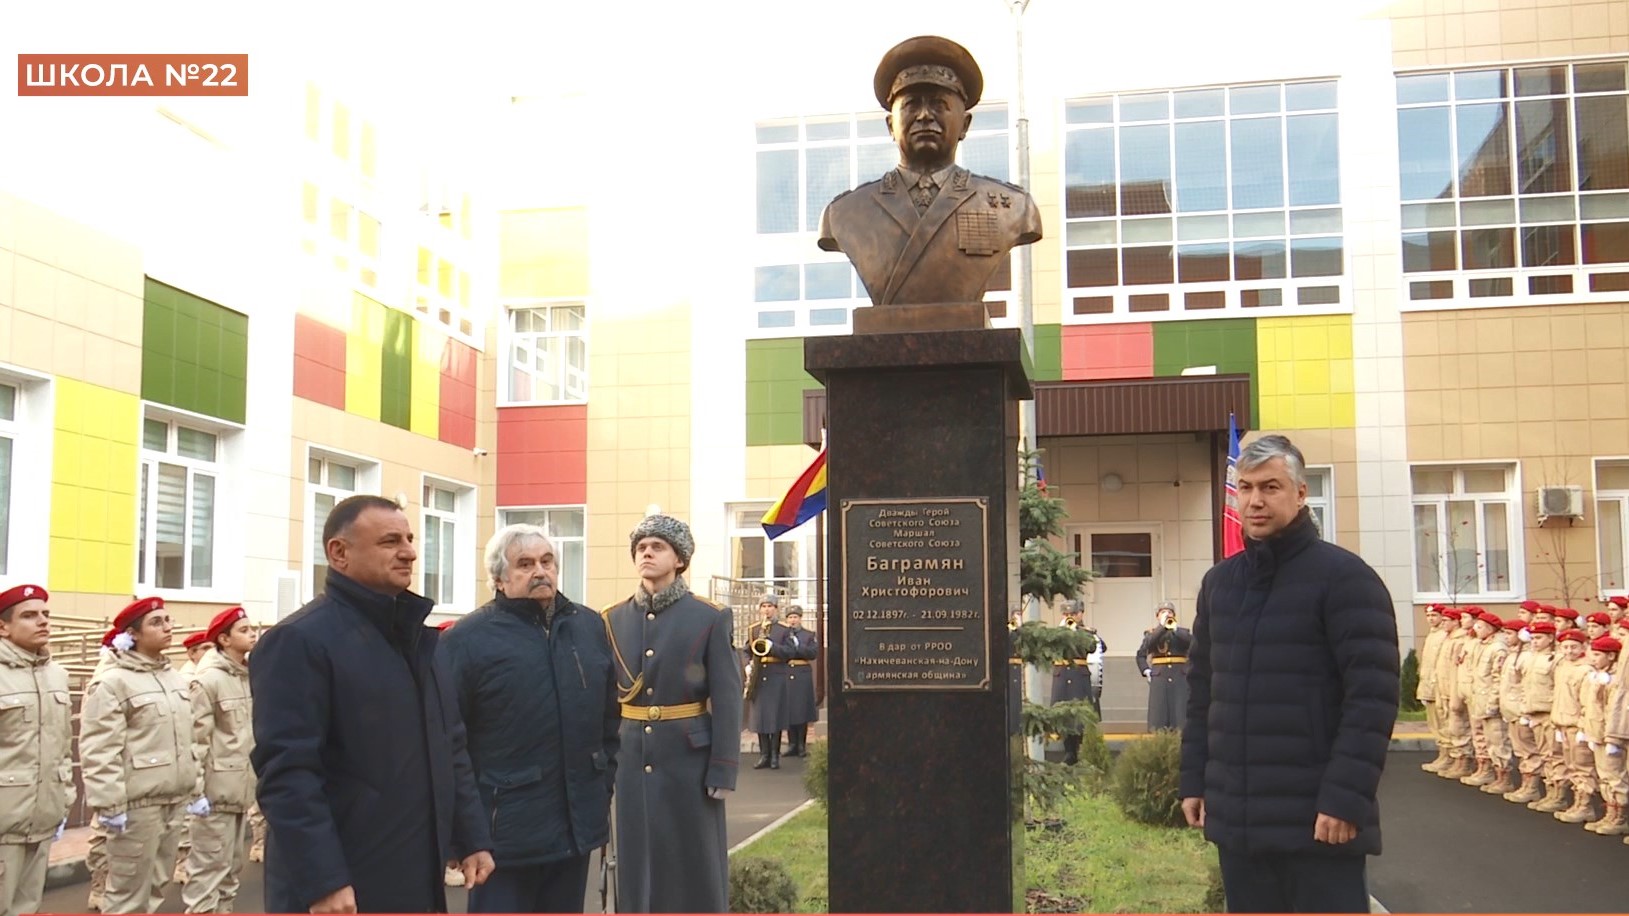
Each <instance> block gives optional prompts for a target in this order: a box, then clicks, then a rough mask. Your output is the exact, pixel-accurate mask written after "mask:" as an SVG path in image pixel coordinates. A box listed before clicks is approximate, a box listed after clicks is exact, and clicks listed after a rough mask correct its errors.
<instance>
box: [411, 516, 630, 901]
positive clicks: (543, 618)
mask: <svg viewBox="0 0 1629 916" xmlns="http://www.w3.org/2000/svg"><path fill="white" fill-rule="evenodd" d="M486 565H487V572H488V574H489V575H490V577H491V582H492V584H493V586H494V587H495V588H496V589H497V594H496V596H495V597H494V598H493V600H492V602H491V603H490V604H488V605H486V606H485V607H483V608H481V609H480V610H477V611H475V612H474V613H472V614H470V615H468V616H467V617H464V618H463V619H462V620H460V621H458V623H457V625H455V626H454V627H453V628H452V629H451V630H449V631H448V632H447V635H446V636H445V637H444V638H443V639H442V641H441V653H442V656H443V658H445V660H446V663H447V667H448V668H449V669H450V670H451V671H452V674H453V678H454V683H455V684H456V685H457V687H458V706H459V710H460V711H461V712H462V714H463V717H464V724H465V727H466V728H467V729H468V731H469V755H470V763H471V764H472V765H473V767H474V769H475V781H476V784H477V787H478V788H479V790H480V794H481V802H482V804H483V805H484V807H485V809H486V813H487V814H488V815H489V817H490V819H491V822H490V824H491V830H492V858H493V859H494V860H495V861H496V863H497V870H496V871H494V872H493V873H492V877H491V878H490V879H489V880H488V881H487V883H486V884H485V885H484V886H482V887H479V888H476V889H475V890H473V891H471V892H470V912H472V913H580V912H582V909H583V898H584V896H585V893H586V891H587V886H588V864H589V857H590V855H591V854H592V853H593V851H594V850H595V849H596V848H598V847H600V846H603V845H605V843H606V841H607V840H608V839H609V838H610V832H611V826H610V810H611V789H612V786H613V785H615V779H616V757H617V750H618V748H619V747H620V746H621V743H622V741H621V738H620V737H619V734H620V732H619V730H620V728H621V725H622V716H621V707H620V706H618V705H617V701H616V679H615V678H614V676H613V675H612V668H611V647H610V642H609V640H607V639H606V636H605V624H604V622H603V621H602V620H601V619H600V616H599V615H598V614H596V613H594V612H593V611H592V610H589V609H588V608H586V607H583V606H582V605H580V604H576V603H574V602H572V601H571V600H570V599H569V598H567V597H566V596H565V595H563V594H560V592H559V591H558V588H557V586H558V583H559V580H560V567H559V562H558V560H557V559H556V557H555V551H554V545H553V544H552V543H550V541H549V539H548V536H547V535H546V534H545V533H544V531H543V529H541V528H538V527H536V526H533V525H510V526H508V527H506V528H503V529H502V530H500V531H498V532H497V533H496V534H494V535H493V536H492V540H491V541H490V542H488V544H487V548H486Z"/></svg>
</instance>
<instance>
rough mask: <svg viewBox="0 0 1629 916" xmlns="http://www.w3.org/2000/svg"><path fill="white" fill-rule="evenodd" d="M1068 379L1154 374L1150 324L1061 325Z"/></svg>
mask: <svg viewBox="0 0 1629 916" xmlns="http://www.w3.org/2000/svg"><path fill="white" fill-rule="evenodd" d="M1062 358H1063V377H1064V379H1066V380H1068V381H1072V382H1074V381H1090V380H1095V379H1116V378H1148V377H1150V376H1152V375H1153V374H1154V327H1153V325H1152V324H1102V325H1090V324H1088V325H1070V326H1068V327H1066V328H1064V329H1063V340H1062Z"/></svg>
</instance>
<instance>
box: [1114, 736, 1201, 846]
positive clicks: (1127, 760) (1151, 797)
mask: <svg viewBox="0 0 1629 916" xmlns="http://www.w3.org/2000/svg"><path fill="white" fill-rule="evenodd" d="M1181 758H1182V736H1181V735H1180V734H1179V733H1178V732H1176V731H1173V730H1170V729H1161V730H1160V731H1157V732H1155V733H1154V734H1152V735H1150V736H1148V737H1146V738H1141V739H1139V740H1136V741H1132V742H1129V743H1128V744H1127V745H1126V748H1125V750H1123V751H1121V752H1120V759H1119V760H1117V761H1115V764H1114V774H1113V778H1112V779H1111V781H1110V791H1111V792H1112V793H1113V795H1114V800H1115V801H1116V802H1117V803H1119V805H1120V810H1121V811H1124V812H1125V814H1126V817H1129V818H1131V819H1132V820H1134V821H1137V822H1139V823H1143V824H1154V825H1157V826H1169V827H1180V826H1183V825H1185V824H1186V823H1187V821H1186V820H1185V819H1184V818H1183V816H1182V801H1181V799H1180V798H1178V796H1177V791H1178V788H1179V779H1180V777H1181V769H1182V763H1181Z"/></svg>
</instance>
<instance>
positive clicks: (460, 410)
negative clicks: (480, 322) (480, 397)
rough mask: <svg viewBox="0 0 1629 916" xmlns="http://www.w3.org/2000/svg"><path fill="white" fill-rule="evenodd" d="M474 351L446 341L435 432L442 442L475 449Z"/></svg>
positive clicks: (472, 348)
mask: <svg viewBox="0 0 1629 916" xmlns="http://www.w3.org/2000/svg"><path fill="white" fill-rule="evenodd" d="M476 357H477V353H476V351H475V348H474V347H471V346H470V345H468V344H466V343H461V342H460V341H456V340H448V341H445V342H444V344H443V346H442V349H441V365H440V367H439V377H438V378H437V385H438V386H439V389H440V392H441V400H440V401H439V402H438V404H437V411H438V415H437V424H436V425H437V432H438V435H439V438H440V439H441V441H443V442H448V443H451V444H453V445H457V446H462V447H463V448H474V447H475V368H476V361H477V360H476Z"/></svg>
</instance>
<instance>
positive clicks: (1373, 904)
mask: <svg viewBox="0 0 1629 916" xmlns="http://www.w3.org/2000/svg"><path fill="white" fill-rule="evenodd" d="M1369 912H1371V913H1390V912H1391V910H1388V909H1386V907H1385V905H1384V904H1382V903H1381V902H1380V901H1379V900H1376V899H1375V896H1374V895H1373V894H1370V895H1369Z"/></svg>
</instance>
